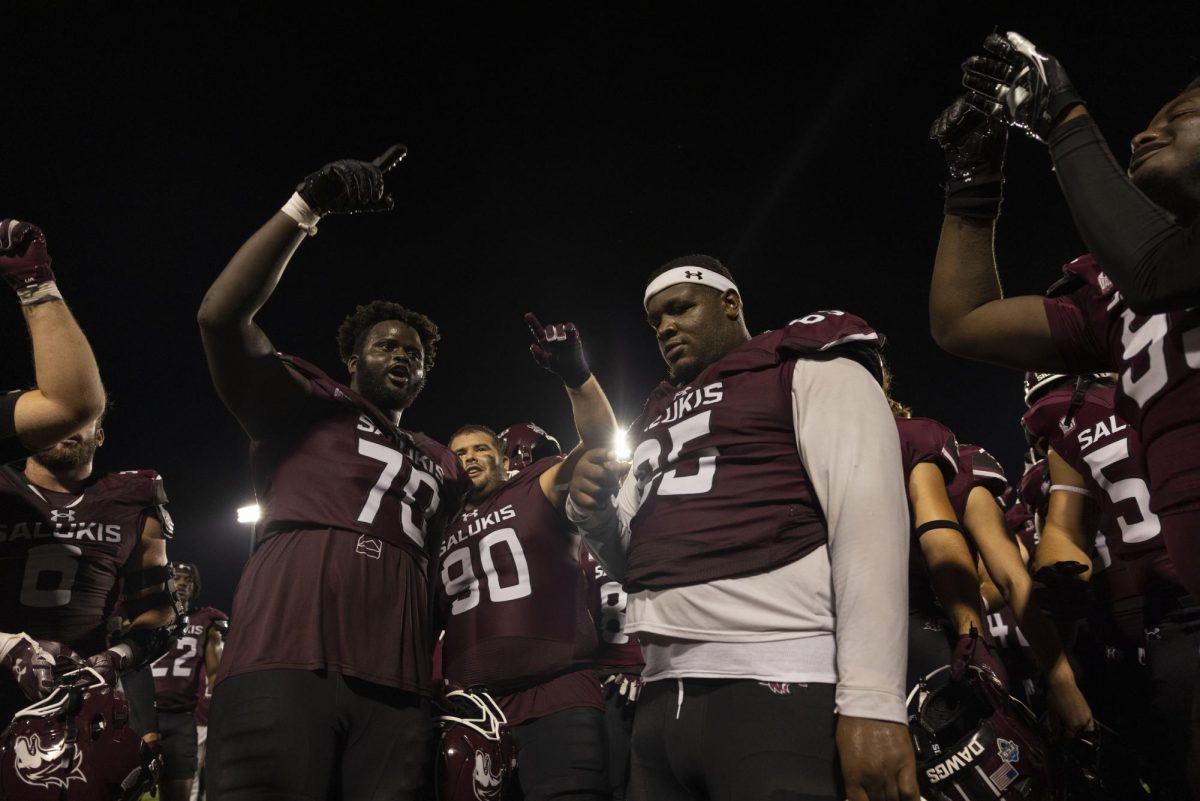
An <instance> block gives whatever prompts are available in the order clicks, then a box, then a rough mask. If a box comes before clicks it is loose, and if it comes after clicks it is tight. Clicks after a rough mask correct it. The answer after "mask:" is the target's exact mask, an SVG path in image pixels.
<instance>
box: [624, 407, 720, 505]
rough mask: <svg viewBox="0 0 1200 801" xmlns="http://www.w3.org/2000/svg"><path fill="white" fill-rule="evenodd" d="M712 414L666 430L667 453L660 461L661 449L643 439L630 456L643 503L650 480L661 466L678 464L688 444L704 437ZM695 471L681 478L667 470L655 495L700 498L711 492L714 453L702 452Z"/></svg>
mask: <svg viewBox="0 0 1200 801" xmlns="http://www.w3.org/2000/svg"><path fill="white" fill-rule="evenodd" d="M711 422H712V411H711V410H710V411H706V412H701V413H700V414H697V415H693V416H692V417H689V418H687V419H686V420H680V421H679V422H678V423H675V424H674V425H672V426H670V427H668V428H667V434H668V435H670V437H671V451H670V452H669V453H668V454H667V458H666V460H665V461H664V460H663V458H662V446H661V445H659V444H658V440H656V439H645V440H642V441H641V442H640V443H638V446H637V450H636V451H635V452H634V454H633V465H634V470H635V471H636V475H637V481H638V486H639V488H640V490H641V496H642V500H645V499H646V496H647V495H649V493H650V491H651V489H653V486H652V484H651V482H652V480H653V477H654V475H655V474H656V473H658V471H659V470H661V469H662V468H663V467H664V466H667V465H673V464H678V462H679V455H680V453H681V452H682V451H683V448H684V446H686V445H687V444H688V443H690V442H692V441H694V440H697V439H699V438H700V437H703V436H705V435H706V434H708V433H709V431H710V430H711ZM696 466H697V470H696V472H695V474H694V475H690V476H681V475H679V471H678V469H672V470H668V471H667V472H665V473H663V474H662V480H661V481H659V482H658V489H657V493H658V494H659V495H701V494H703V493H705V492H708V491H709V490H710V489H712V485H713V476H715V475H716V472H717V449H716V448H705V449H704V450H702V451H700V452H699V453H698V454H697V456H696Z"/></svg>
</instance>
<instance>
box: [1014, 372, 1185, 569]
mask: <svg viewBox="0 0 1200 801" xmlns="http://www.w3.org/2000/svg"><path fill="white" fill-rule="evenodd" d="M1073 395H1074V389H1073V388H1066V389H1057V390H1055V391H1053V392H1050V393H1047V394H1046V395H1045V396H1044V397H1042V398H1041V399H1040V400H1038V402H1037V403H1035V404H1034V405H1033V406H1032V407H1030V409H1029V410H1028V411H1027V412H1025V416H1024V417H1023V418H1022V421H1023V422H1024V423H1025V426H1026V427H1027V428H1028V429H1029V430H1030V431H1032V432H1034V434H1036V435H1037V436H1039V437H1045V438H1046V440H1047V442H1048V444H1049V447H1050V448H1052V449H1054V452H1055V453H1057V454H1058V455H1059V456H1061V457H1062V459H1063V461H1065V462H1066V463H1067V464H1068V465H1070V466H1071V467H1072V468H1074V470H1075V471H1076V472H1078V473H1079V474H1080V475H1082V476H1083V478H1084V482H1085V483H1086V484H1087V487H1088V490H1089V491H1090V492H1091V493H1092V499H1093V501H1094V502H1095V503H1096V506H1097V508H1098V510H1099V512H1100V520H1099V526H1100V534H1099V536H1098V537H1097V539H1096V547H1097V550H1098V551H1100V556H1101V558H1102V560H1103V562H1104V563H1105V564H1107V563H1109V562H1110V561H1111V559H1112V558H1113V557H1125V556H1129V555H1132V554H1135V553H1138V552H1139V551H1149V550H1158V551H1162V550H1165V547H1166V546H1165V545H1164V543H1163V538H1162V537H1161V536H1159V535H1160V533H1161V531H1162V527H1161V526H1160V524H1159V521H1158V516H1157V515H1155V514H1154V513H1153V512H1151V511H1150V491H1149V488H1148V487H1147V482H1146V480H1145V475H1144V472H1143V469H1142V461H1141V443H1140V441H1139V438H1138V435H1137V432H1136V431H1134V429H1133V427H1132V426H1130V425H1129V424H1128V423H1126V422H1125V420H1124V419H1122V418H1121V417H1120V415H1118V414H1117V413H1116V388H1115V387H1113V386H1111V385H1107V384H1092V385H1091V386H1089V387H1088V389H1087V392H1086V394H1085V395H1084V396H1083V398H1082V402H1081V403H1079V404H1078V406H1077V407H1074V408H1073V409H1072V406H1071V399H1072V396H1073ZM1071 411H1073V414H1072V416H1071V419H1070V420H1069V421H1068V420H1067V419H1066V418H1067V415H1068V412H1071Z"/></svg>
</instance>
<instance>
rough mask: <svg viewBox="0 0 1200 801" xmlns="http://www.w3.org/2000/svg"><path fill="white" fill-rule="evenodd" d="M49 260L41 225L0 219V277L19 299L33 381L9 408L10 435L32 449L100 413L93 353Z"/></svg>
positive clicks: (99, 389) (67, 433)
mask: <svg viewBox="0 0 1200 801" xmlns="http://www.w3.org/2000/svg"><path fill="white" fill-rule="evenodd" d="M50 264H51V259H50V254H49V251H48V249H47V246H46V236H45V235H44V234H43V233H42V232H41V230H40V229H38V228H37V227H36V226H34V225H31V224H30V223H27V222H20V221H18V220H4V221H2V222H0V275H3V276H4V279H5V280H6V281H7V282H8V284H9V285H10V286H11V287H12V288H13V290H14V291H16V293H17V297H18V298H19V299H20V302H21V310H22V312H23V313H24V315H25V323H26V325H28V326H29V339H30V341H31V342H32V344H33V369H34V376H35V380H36V381H37V389H34V390H32V391H30V392H25V393H23V394H21V395H20V396H19V397H18V398H17V399H16V404H15V406H14V407H12V424H13V429H14V431H13V433H14V434H15V435H16V437H17V439H18V440H19V442H20V443H21V445H23V446H24V447H25V448H28V449H29V450H33V451H36V450H41V449H42V448H46V447H49V446H50V445H53V444H54V443H56V442H58V441H60V440H62V439H64V438H65V437H67V436H70V435H71V434H72V433H74V432H76V431H78V430H79V429H80V428H82V427H83V426H85V425H87V424H88V423H89V422H91V421H92V420H95V419H96V418H97V417H99V416H100V414H101V412H103V411H104V387H103V386H102V385H101V384H100V370H99V368H97V366H96V357H95V355H93V353H92V348H91V346H90V345H89V344H88V341H87V338H86V337H85V336H84V335H83V331H81V330H80V328H79V324H78V323H76V322H75V318H74V317H73V316H72V315H71V310H70V309H68V308H67V304H66V303H65V302H64V301H63V298H62V293H61V292H60V291H59V289H58V284H57V283H56V282H55V280H54V273H53V272H52V271H51V269H50Z"/></svg>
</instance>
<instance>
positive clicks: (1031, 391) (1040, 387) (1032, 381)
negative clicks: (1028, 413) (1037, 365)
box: [1024, 373, 1074, 406]
mask: <svg viewBox="0 0 1200 801" xmlns="http://www.w3.org/2000/svg"><path fill="white" fill-rule="evenodd" d="M1068 378H1074V376H1071V375H1066V374H1064V373H1026V374H1025V382H1024V383H1025V405H1026V406H1032V405H1033V404H1035V403H1037V402H1038V399H1039V398H1041V397H1042V396H1043V395H1045V394H1046V393H1047V392H1049V391H1050V388H1051V387H1053V386H1054V385H1055V384H1057V383H1058V382H1059V381H1065V380H1066V379H1068Z"/></svg>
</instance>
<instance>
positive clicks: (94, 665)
mask: <svg viewBox="0 0 1200 801" xmlns="http://www.w3.org/2000/svg"><path fill="white" fill-rule="evenodd" d="M132 663H133V651H132V648H131V647H130V646H129V645H128V644H125V643H122V644H121V645H114V646H113V647H112V648H109V649H108V650H106V651H101V652H100V653H98V654H94V655H92V656H89V657H88V658H87V659H85V660H83V666H84V667H88V668H91V669H92V670H94V671H96V672H97V673H99V674H100V678H102V679H104V680H105V681H106V682H108V683H109V684H112V685H114V686H115V685H116V683H117V679H119V678H120V677H121V674H123V673H125V672H126V671H127V670H128V669H129V666H130V665H131V664H132Z"/></svg>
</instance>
